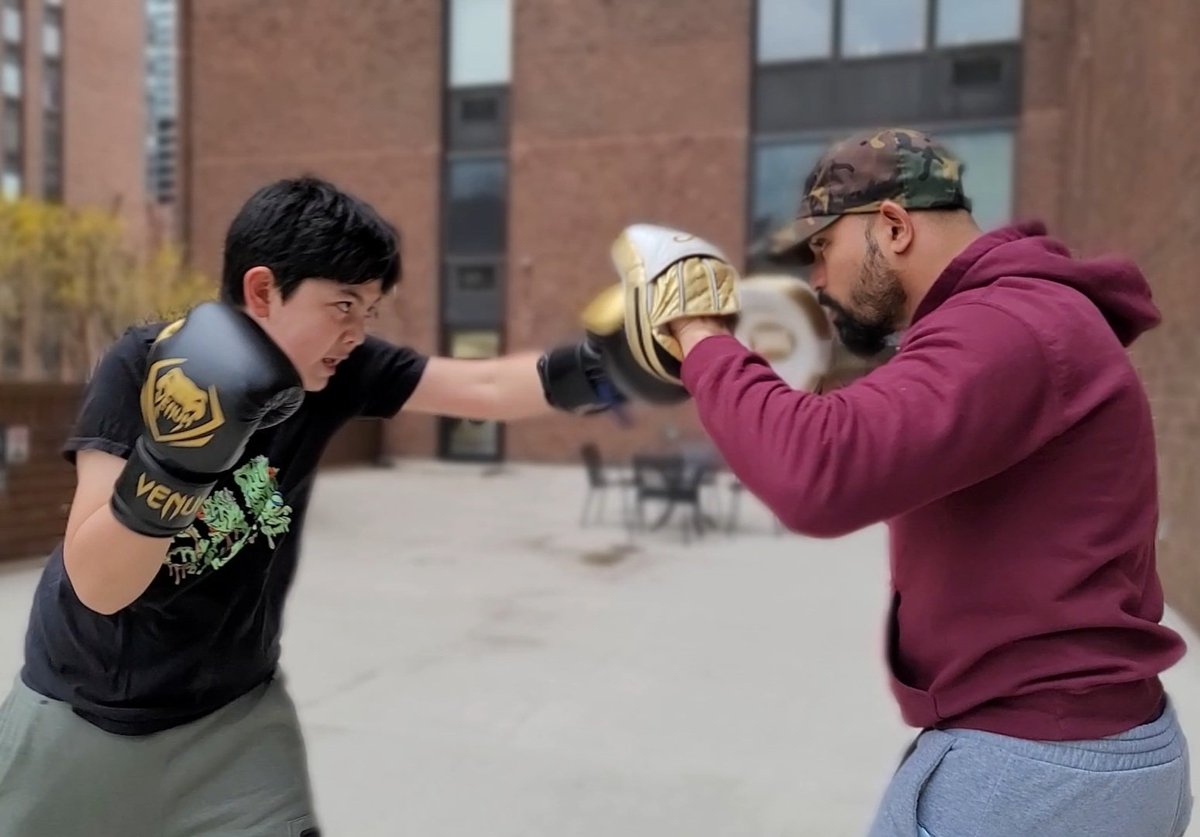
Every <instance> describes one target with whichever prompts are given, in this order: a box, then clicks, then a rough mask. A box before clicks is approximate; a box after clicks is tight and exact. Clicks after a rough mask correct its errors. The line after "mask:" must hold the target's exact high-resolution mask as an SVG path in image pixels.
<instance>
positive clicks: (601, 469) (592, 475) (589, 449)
mask: <svg viewBox="0 0 1200 837" xmlns="http://www.w3.org/2000/svg"><path fill="white" fill-rule="evenodd" d="M579 453H580V456H581V457H582V458H583V467H584V470H585V472H586V474H587V496H585V497H584V498H583V512H582V514H581V515H580V518H579V525H580V526H587V525H588V512H589V511H591V510H592V501H593V500H594V499H598V502H597V504H596V506H597V508H596V515H595V517H594V519H601V520H602V519H603V517H604V498H605V497H606V496H607V495H608V489H610V488H615V489H616V490H617V493H618V494H620V496H621V522H622V523H623V524H624V525H625V526H627V527H628V526H629V502H628V498H627V497H626V492H627V491H628V489H630V488H632V487H633V480H632V479H631V478H630V477H628V476H625V475H616V476H613V475H612V474H610V473H608V470H607V469H606V468H605V466H604V458H603V457H602V456H601V455H600V448H598V447H597V446H596V445H595V444H593V443H591V442H588V443H587V444H585V445H583V446H581V447H580V449H579Z"/></svg>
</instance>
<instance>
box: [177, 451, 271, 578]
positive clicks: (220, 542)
mask: <svg viewBox="0 0 1200 837" xmlns="http://www.w3.org/2000/svg"><path fill="white" fill-rule="evenodd" d="M276 473H278V470H277V469H276V468H272V467H271V466H270V464H269V463H268V462H267V458H266V457H265V456H256V457H254V458H253V459H251V460H250V461H249V462H247V463H246V464H245V465H243V466H242V467H241V468H238V469H237V470H236V471H234V472H233V481H234V482H235V483H236V484H237V487H238V492H234V491H231V490H230V489H228V488H222V489H220V490H218V491H214V492H213V493H212V494H210V495H209V497H208V499H207V500H205V501H204V506H203V507H202V508H201V510H200V513H199V514H198V515H196V520H195V522H194V523H193V524H192V525H191V526H189V527H188V528H186V529H184V530H183V531H182V532H180V533H179V534H178V535H176V536H175V541H174V543H173V545H172V546H171V549H170V551H169V552H167V557H166V559H165V560H164V561H163V563H164V564H165V565H166V567H167V568H168V569H169V570H170V572H171V575H172V576H173V577H174V579H175V583H176V584H179V583H181V582H182V581H183V579H184V578H186V577H187V576H189V575H200V574H201V573H203V572H205V571H207V570H219V569H220V568H221V567H223V566H225V565H226V564H228V563H229V561H230V560H232V558H233V556H235V555H237V554H238V553H239V552H241V551H242V548H243V547H245V546H246V545H247V544H252V543H254V542H255V541H256V540H258V537H259V536H260V535H261V536H263V537H265V538H266V539H267V544H268V545H269V546H270V547H271V548H272V549H274V548H275V536H276V535H282V534H285V533H286V532H287V531H288V529H289V528H290V527H291V525H292V507H291V506H289V505H286V504H285V503H284V502H283V495H282V494H280V493H279V489H278V486H277V484H276V482H275V475H276ZM239 493H240V495H241V497H240V502H239V497H238V494H239ZM251 521H253V522H251Z"/></svg>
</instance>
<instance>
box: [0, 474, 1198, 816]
mask: <svg viewBox="0 0 1200 837" xmlns="http://www.w3.org/2000/svg"><path fill="white" fill-rule="evenodd" d="M583 494H584V482H583V474H582V471H581V468H578V467H566V468H559V467H546V466H510V467H507V468H505V469H504V470H503V471H501V472H500V473H491V472H489V471H488V470H487V469H483V468H479V467H475V466H453V465H447V464H442V463H432V462H423V461H405V462H402V463H400V465H399V467H397V468H396V469H394V470H355V471H345V472H338V473H330V474H325V475H322V477H321V478H320V479H319V481H318V485H317V490H316V496H315V498H314V502H313V505H312V507H311V509H310V511H309V528H308V533H307V545H306V549H305V557H304V561H303V564H302V568H301V571H300V573H299V577H298V579H297V583H296V588H295V590H294V593H293V596H292V601H291V605H290V608H289V611H288V617H287V622H288V627H287V633H286V635H285V640H284V647H285V651H284V663H285V667H286V670H287V673H288V677H289V679H290V683H291V687H292V691H293V694H294V696H295V698H296V701H297V704H298V706H299V708H300V713H301V716H302V720H303V722H304V725H305V728H306V732H307V736H308V741H309V749H310V753H309V754H310V760H311V764H312V773H313V780H314V784H315V793H316V796H317V804H318V811H319V814H320V816H321V818H322V821H323V824H324V826H325V829H326V832H325V833H328V834H330V835H333V837H341V835H354V836H355V837H374V835H381V837H382V835H387V837H392V836H393V835H399V834H419V835H422V837H478V835H488V837H518V835H519V836H520V837H539V836H540V835H554V837H600V836H601V835H604V837H611V835H622V837H643V836H644V837H662V835H685V834H686V835H689V837H709V836H710V835H711V837H726V836H727V835H767V836H771V837H782V835H789V836H790V835H830V834H833V835H855V834H860V833H862V832H863V831H864V829H865V827H866V825H867V823H868V822H869V820H870V818H871V816H872V813H873V810H874V805H875V803H876V800H877V799H878V797H879V795H880V793H881V792H882V789H883V787H884V786H885V784H886V782H887V780H888V777H889V776H890V773H891V771H892V770H893V769H894V767H895V764H896V760H897V759H898V757H899V756H900V754H901V753H902V752H903V750H904V748H905V746H906V745H907V743H908V741H909V739H910V737H911V735H912V731H910V730H908V729H907V728H905V727H904V726H903V725H902V724H901V723H900V721H899V716H898V714H897V711H896V709H895V706H894V704H893V703H892V701H891V698H890V695H889V694H888V692H887V688H886V681H885V679H884V668H883V660H882V657H881V644H880V639H881V636H882V634H881V631H882V627H883V616H884V608H885V606H886V603H887V595H886V558H885V554H884V532H883V530H882V528H879V527H877V528H873V529H869V530H866V531H863V532H860V533H858V534H855V535H853V536H850V537H847V538H843V539H839V540H837V541H812V540H807V539H804V538H799V537H795V536H791V535H782V536H779V535H776V534H774V532H773V531H772V527H771V524H770V518H769V516H768V515H767V514H766V512H765V511H764V510H763V509H762V508H761V507H760V506H759V505H758V504H757V503H756V502H755V501H754V500H753V499H752V498H750V497H744V498H743V506H742V515H741V517H742V522H743V528H744V530H743V531H741V532H739V533H738V534H736V535H733V536H727V535H723V534H718V535H710V536H708V537H706V538H704V539H702V540H699V541H693V543H691V544H690V545H687V546H685V545H684V544H683V543H682V542H681V538H680V535H679V530H678V528H676V527H669V528H667V529H665V530H663V531H660V532H655V533H648V534H639V535H638V536H637V537H636V538H635V539H634V540H633V542H632V543H630V542H629V541H628V540H627V539H626V537H625V534H624V532H623V531H622V529H621V528H620V526H619V525H618V524H617V516H618V515H617V509H618V504H617V498H616V496H615V495H614V496H611V497H610V498H609V503H608V511H609V514H608V522H607V523H606V524H604V525H599V524H598V525H594V526H591V527H589V528H580V526H579V522H578V516H579V510H580V506H581V503H582V499H583ZM39 564H40V561H35V562H30V563H27V564H25V565H21V566H10V567H8V568H4V569H0V678H5V679H6V681H7V680H8V679H11V677H12V675H13V674H14V673H15V672H16V670H17V667H18V665H19V654H20V642H21V638H22V632H23V629H24V620H25V617H26V615H27V612H28V606H29V595H30V591H31V589H32V586H33V584H34V582H35V580H36V572H37V567H38V565H39ZM1169 623H1170V624H1171V625H1172V626H1173V627H1176V628H1177V629H1180V630H1186V629H1185V628H1184V627H1183V626H1182V625H1181V623H1180V621H1179V620H1178V619H1177V618H1175V617H1174V615H1173V614H1172V615H1170V617H1169ZM1187 637H1188V639H1189V642H1191V643H1192V644H1193V647H1195V637H1194V636H1193V635H1192V634H1190V632H1189V633H1187ZM1166 680H1167V685H1168V687H1169V688H1170V689H1171V691H1172V693H1173V696H1174V698H1175V700H1176V703H1177V705H1178V708H1179V712H1180V714H1181V716H1182V718H1183V721H1184V723H1185V724H1190V723H1191V722H1192V721H1193V720H1195V722H1196V723H1200V658H1197V657H1195V656H1194V655H1189V656H1188V657H1187V658H1185V660H1184V662H1183V663H1181V664H1180V665H1179V666H1177V667H1176V668H1175V669H1173V670H1172V671H1171V672H1169V673H1168V675H1167V677H1166ZM1197 737H1198V738H1200V734H1197ZM1193 832H1195V833H1200V830H1198V829H1195V828H1194V829H1193Z"/></svg>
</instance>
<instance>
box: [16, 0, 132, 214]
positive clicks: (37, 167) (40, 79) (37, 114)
mask: <svg viewBox="0 0 1200 837" xmlns="http://www.w3.org/2000/svg"><path fill="white" fill-rule="evenodd" d="M0 15H2V21H3V25H2V29H3V43H2V47H0V51H2V52H3V56H2V61H3V102H4V106H3V111H2V112H0V135H2V136H3V145H4V158H3V161H2V170H0V192H2V194H3V196H4V197H6V198H12V197H16V196H19V195H26V196H30V197H36V198H44V199H46V200H51V201H62V202H64V203H67V204H70V205H75V206H84V205H87V206H101V207H106V208H107V207H111V208H116V209H118V210H120V211H121V212H122V213H123V214H124V215H125V218H126V221H127V223H128V224H129V225H130V227H131V229H132V230H133V231H134V232H135V233H136V232H137V231H139V230H140V229H141V227H142V225H143V224H144V219H143V210H144V204H145V192H146V188H145V173H144V166H145V164H144V155H145V150H144V143H143V130H144V123H145V119H144V116H143V114H144V112H145V105H144V102H143V95H144V94H143V83H142V80H143V77H144V67H143V54H144V48H143V40H144V15H143V12H142V9H141V6H140V5H139V4H136V3H116V4H109V3H93V2H89V0H0Z"/></svg>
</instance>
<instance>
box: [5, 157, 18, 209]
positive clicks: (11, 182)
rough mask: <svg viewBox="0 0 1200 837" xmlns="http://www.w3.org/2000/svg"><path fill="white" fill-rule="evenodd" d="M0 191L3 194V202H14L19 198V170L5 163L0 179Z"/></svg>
mask: <svg viewBox="0 0 1200 837" xmlns="http://www.w3.org/2000/svg"><path fill="white" fill-rule="evenodd" d="M0 191H2V192H3V193H4V199H5V200H9V201H12V200H16V199H17V198H19V197H21V170H20V169H14V168H12V167H11V165H10V164H8V163H5V166H4V176H3V178H0Z"/></svg>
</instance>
